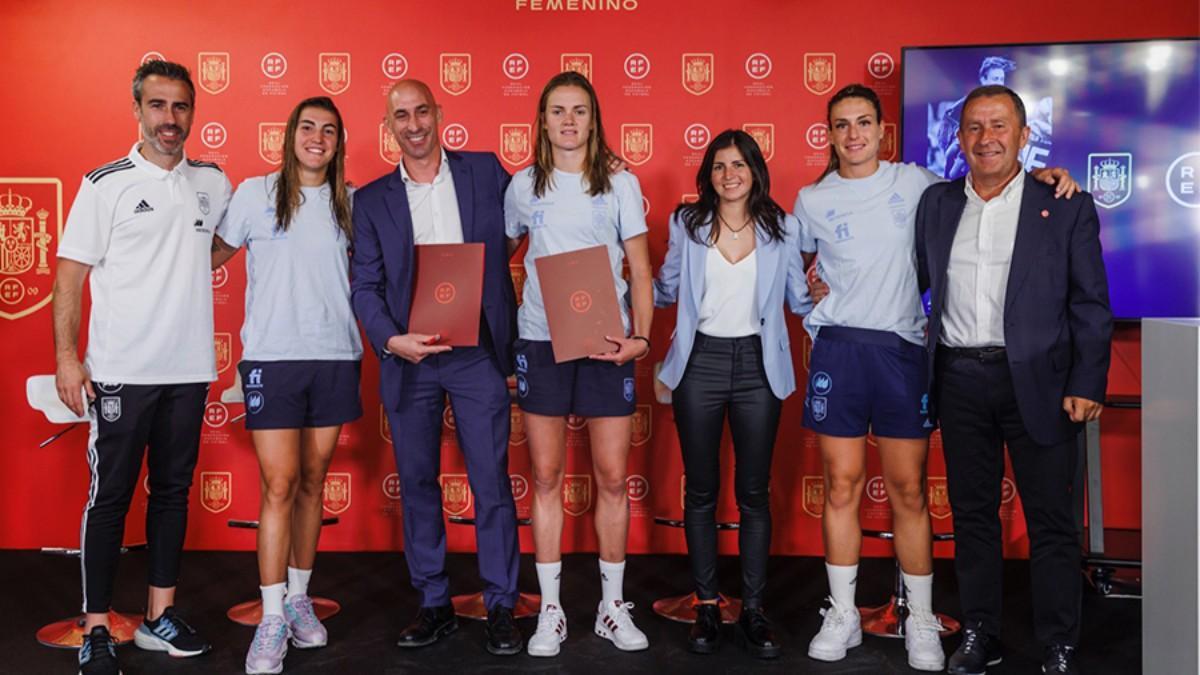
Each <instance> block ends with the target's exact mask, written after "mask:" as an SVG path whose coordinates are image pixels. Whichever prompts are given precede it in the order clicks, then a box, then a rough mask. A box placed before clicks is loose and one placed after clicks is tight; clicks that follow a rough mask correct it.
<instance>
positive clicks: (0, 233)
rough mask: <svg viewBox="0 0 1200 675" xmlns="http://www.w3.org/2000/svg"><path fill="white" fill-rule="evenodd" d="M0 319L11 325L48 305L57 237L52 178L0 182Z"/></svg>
mask: <svg viewBox="0 0 1200 675" xmlns="http://www.w3.org/2000/svg"><path fill="white" fill-rule="evenodd" d="M0 190H3V191H2V192H0V317H3V318H5V319H10V320H15V319H19V318H21V317H24V316H28V315H30V314H32V313H34V312H36V311H37V310H39V309H41V308H42V307H45V306H46V304H47V303H49V302H50V300H51V297H52V296H53V290H54V274H53V272H54V264H53V263H55V262H56V258H55V256H54V254H53V252H52V251H51V248H50V246H51V244H54V243H57V242H58V241H59V240H61V238H62V229H63V227H62V183H61V182H60V181H59V180H58V179H57V178H0Z"/></svg>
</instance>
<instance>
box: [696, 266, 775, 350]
mask: <svg viewBox="0 0 1200 675" xmlns="http://www.w3.org/2000/svg"><path fill="white" fill-rule="evenodd" d="M757 276H758V263H757V260H756V257H755V251H751V252H750V255H748V256H746V257H745V258H742V259H741V260H739V261H738V262H737V264H733V263H730V262H729V261H728V260H726V259H725V256H723V255H721V251H719V250H718V249H717V247H716V246H710V247H709V248H708V258H707V260H705V264H704V294H703V296H702V297H701V300H700V322H699V324H698V325H697V326H696V328H697V330H699V331H700V332H701V333H704V334H705V335H711V336H713V337H725V338H733V337H745V336H747V335H758V334H759V331H760V330H761V327H760V325H759V316H758V302H757V301H756V297H757V296H756V295H755V286H756V283H757Z"/></svg>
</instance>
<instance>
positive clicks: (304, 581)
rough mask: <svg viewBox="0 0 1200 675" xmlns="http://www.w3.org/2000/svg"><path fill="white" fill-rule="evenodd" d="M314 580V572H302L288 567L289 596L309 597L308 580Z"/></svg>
mask: <svg viewBox="0 0 1200 675" xmlns="http://www.w3.org/2000/svg"><path fill="white" fill-rule="evenodd" d="M311 578H312V570H301V569H296V568H295V567H291V566H288V581H287V590H288V592H287V594H288V597H289V598H290V597H292V596H294V595H308V580H309V579H311Z"/></svg>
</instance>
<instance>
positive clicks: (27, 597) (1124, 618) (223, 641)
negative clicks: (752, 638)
mask: <svg viewBox="0 0 1200 675" xmlns="http://www.w3.org/2000/svg"><path fill="white" fill-rule="evenodd" d="M143 556H144V553H131V554H129V555H128V556H126V558H125V559H124V560H123V561H122V565H121V570H120V580H119V585H118V588H117V594H116V601H115V603H114V604H115V607H116V608H117V609H118V610H121V611H135V612H136V611H138V610H139V609H140V608H141V607H143V606H144V602H145V596H144V593H145V587H144V583H145V581H144V580H145V562H144V557H143ZM184 564H185V569H184V573H183V574H184V576H183V580H182V581H181V583H180V588H179V598H180V609H181V611H182V612H183V614H184V616H185V617H186V618H188V620H189V621H190V622H191V623H192V624H193V625H195V626H196V627H197V628H198V629H199V630H200V631H201V632H202V633H203V634H204V635H205V636H207V637H208V638H209V639H210V640H211V641H212V643H213V644H214V645H215V648H214V650H213V652H211V653H209V654H206V655H204V656H201V657H198V658H194V659H183V660H174V659H170V658H169V657H166V656H165V655H161V654H154V653H149V652H142V651H140V650H138V649H137V648H136V647H134V646H132V645H129V646H123V647H121V648H120V649H119V650H118V657H119V658H120V660H121V665H122V668H123V670H124V672H125V673H126V674H127V675H128V674H133V675H137V674H140V673H169V674H174V673H238V672H242V669H243V660H244V658H245V653H246V648H247V647H248V645H249V643H250V638H251V637H252V635H253V629H251V628H246V627H243V626H239V625H236V624H234V623H232V622H230V621H228V620H227V619H226V618H225V615H224V613H225V610H226V609H227V608H228V607H230V606H231V605H234V604H236V603H237V602H240V601H242V600H247V599H251V597H252V596H253V595H254V593H255V592H256V591H257V576H256V573H255V562H254V555H253V554H252V553H213V552H189V553H187V554H186V557H185V559H184ZM563 566H564V574H563V577H564V579H563V580H564V586H563V591H562V595H563V598H564V600H563V604H564V605H565V607H566V610H567V614H568V621H569V626H570V637H569V638H568V639H567V642H566V643H565V644H564V645H563V651H562V654H561V655H560V656H559V657H558V658H554V659H535V658H532V657H529V656H526V655H524V654H522V655H520V656H515V657H507V658H500V657H493V656H490V655H488V654H487V653H486V652H485V651H484V646H483V642H484V637H483V625H482V624H480V623H476V622H464V623H463V625H462V628H461V629H460V630H459V631H458V633H456V634H454V635H452V636H450V637H449V638H447V639H445V640H443V641H442V642H441V643H439V644H436V645H433V646H431V647H428V648H425V649H420V650H416V651H406V650H401V649H399V648H398V647H396V646H395V640H396V635H397V633H399V631H400V628H401V627H402V626H403V625H404V624H405V623H407V621H408V620H409V619H410V618H411V616H412V615H413V613H414V612H415V609H416V606H415V602H416V596H415V594H414V592H413V591H412V589H411V588H410V587H409V585H408V582H407V579H408V574H407V571H406V569H405V567H404V563H403V559H402V558H401V556H400V555H398V554H375V553H356V554H346V553H341V554H334V553H322V554H321V555H320V556H319V557H318V559H317V569H316V573H315V575H314V576H313V581H312V587H311V591H312V593H313V594H314V595H324V596H328V597H331V598H334V599H336V600H338V601H339V602H340V603H341V604H342V608H343V609H342V612H341V613H340V614H338V615H337V616H335V617H333V618H331V619H329V620H328V621H327V622H326V625H327V626H328V628H329V638H330V645H329V646H328V647H326V648H324V649H319V650H312V651H301V650H295V649H293V650H292V651H291V652H290V653H289V655H288V657H287V661H286V666H287V667H286V670H285V672H287V673H338V674H339V675H340V674H343V673H345V674H355V675H357V674H358V673H407V672H446V671H460V672H468V671H469V672H568V673H590V672H609V671H626V672H644V673H655V674H657V675H662V674H664V673H676V672H695V673H700V674H701V675H709V674H711V673H716V672H722V673H728V672H732V673H736V672H772V673H774V672H778V673H901V672H916V671H910V670H909V669H908V667H907V665H906V661H905V654H904V644H903V641H902V640H884V639H879V638H872V637H869V636H868V637H866V639H865V641H864V642H863V645H862V647H859V648H857V649H854V650H851V652H850V654H849V655H848V656H847V658H846V659H845V660H844V661H842V662H840V663H835V664H826V663H819V662H816V661H813V660H810V659H809V658H808V657H807V656H806V654H805V652H806V649H807V645H808V640H809V639H810V638H811V637H812V635H813V634H814V633H815V632H816V630H817V628H818V626H819V625H820V616H819V615H818V611H817V610H818V608H819V606H820V604H821V600H822V597H823V595H824V593H825V587H826V586H825V578H824V567H823V565H822V561H821V560H819V559H817V558H791V557H788V558H784V557H777V558H773V559H772V560H771V570H770V580H771V581H770V585H769V588H768V591H769V593H768V598H769V600H768V604H767V610H768V613H769V615H770V616H771V617H772V619H773V620H774V623H775V627H776V630H777V632H778V633H779V637H780V639H781V640H782V641H783V642H784V650H785V651H784V655H783V657H781V658H780V659H777V660H775V661H773V662H760V661H755V660H752V659H749V658H748V657H746V656H745V654H744V653H742V652H741V651H740V650H739V649H738V648H737V647H736V646H735V645H734V644H732V641H730V642H727V643H725V644H723V645H722V646H721V649H720V651H719V652H718V653H717V654H716V655H713V656H695V655H692V654H689V653H688V652H687V651H686V648H685V641H684V636H685V632H686V627H685V626H684V625H683V624H678V623H673V622H670V621H667V620H665V619H662V618H660V617H658V616H656V615H655V614H654V613H653V612H652V611H651V609H650V606H651V604H652V603H653V601H654V600H655V599H656V598H658V597H660V596H664V595H676V594H682V593H685V592H687V591H688V590H690V589H689V588H688V568H687V563H686V560H685V559H684V558H683V557H682V556H634V557H631V558H630V559H629V564H628V566H627V571H626V582H625V588H626V599H628V600H630V601H632V602H634V603H636V605H637V607H636V609H635V610H634V618H635V620H636V621H637V624H638V626H639V627H640V628H641V629H642V630H644V631H645V632H646V634H647V636H649V638H650V649H649V650H648V651H645V652H640V653H634V654H626V653H622V652H619V651H617V650H616V649H615V648H614V647H613V646H612V645H611V644H609V643H608V642H607V641H606V640H602V639H601V638H598V637H596V636H595V635H594V634H593V633H592V620H593V618H594V617H593V612H594V611H595V609H594V608H595V604H596V602H597V601H598V600H599V592H600V588H599V581H598V571H597V569H596V557H595V556H594V555H573V556H568V557H567V559H566V560H565V561H564V565H563ZM448 567H449V571H450V575H451V579H452V590H454V591H455V592H457V593H467V592H471V591H474V590H476V589H477V586H476V583H477V581H476V580H477V577H476V573H475V558H474V556H472V555H453V556H451V557H450V560H449V562H448ZM1027 570H1028V566H1027V564H1026V563H1025V562H1024V561H1012V562H1010V563H1008V565H1007V568H1006V576H1005V580H1004V581H1005V602H1006V605H1005V611H1006V617H1007V618H1006V622H1005V630H1004V633H1003V636H1002V637H1003V640H1004V642H1005V644H1006V646H1007V648H1008V652H1007V657H1006V658H1005V661H1004V663H1003V664H1002V665H1001V666H999V667H997V668H993V669H992V670H991V671H990V672H991V673H994V674H996V673H1034V672H1040V668H1039V664H1040V657H1041V648H1040V646H1038V645H1037V644H1036V643H1035V641H1034V638H1033V633H1032V627H1031V625H1030V598H1029V575H1028V571H1027ZM720 574H721V579H722V582H723V587H724V588H727V589H731V590H734V591H736V589H737V561H736V559H733V558H728V559H726V558H722V560H721V566H720ZM78 578H79V567H78V563H77V562H76V561H74V560H72V559H67V558H56V557H51V556H46V555H43V554H40V553H38V552H33V551H0V579H3V580H4V582H5V583H4V584H3V588H4V592H3V597H2V598H0V612H2V616H3V617H4V630H3V631H2V632H0V673H21V674H25V673H73V672H75V658H76V655H75V652H74V651H69V650H55V649H49V648H46V647H43V646H41V645H39V644H38V643H37V641H36V640H35V639H34V634H35V632H36V631H37V629H38V628H39V627H40V626H42V625H43V624H46V623H49V622H51V621H54V620H57V619H61V618H65V617H66V616H67V615H69V614H70V612H71V611H72V610H74V609H76V608H78V606H79V583H78ZM935 578H936V583H935V587H934V602H935V607H936V608H937V609H938V610H940V611H943V612H947V613H950V614H952V615H954V614H956V613H957V599H956V596H955V595H954V583H953V570H952V568H951V567H950V564H949V562H948V561H938V563H937V567H936V577H935ZM891 582H892V566H891V561H890V560H879V559H872V560H866V561H864V562H863V564H862V569H861V573H860V575H859V588H858V599H859V602H860V603H862V604H871V605H875V604H882V603H883V602H884V601H886V599H887V597H888V594H889V591H890V586H891ZM536 586H537V582H536V577H535V575H534V572H533V562H532V560H531V559H529V558H528V557H526V558H525V559H524V560H523V561H522V577H521V588H522V590H525V591H528V592H536ZM1085 588H1086V587H1085ZM1085 593H1086V594H1085V596H1084V600H1083V616H1084V623H1083V637H1082V642H1081V644H1080V649H1079V656H1080V665H1081V667H1082V669H1083V672H1085V673H1122V674H1125V673H1137V672H1140V670H1141V620H1142V608H1141V603H1140V601H1138V600H1128V599H1107V598H1102V597H1099V596H1097V595H1094V594H1091V593H1087V592H1086V591H1085ZM535 621H536V620H535V619H529V620H525V621H521V622H520V625H521V628H522V630H523V631H525V633H526V635H528V634H529V633H530V632H532V631H533V629H534V626H535ZM957 644H958V638H957V637H954V638H949V639H948V640H947V641H946V651H947V653H949V652H951V651H953V649H954V647H956V646H957Z"/></svg>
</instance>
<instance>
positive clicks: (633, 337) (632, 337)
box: [629, 335, 650, 351]
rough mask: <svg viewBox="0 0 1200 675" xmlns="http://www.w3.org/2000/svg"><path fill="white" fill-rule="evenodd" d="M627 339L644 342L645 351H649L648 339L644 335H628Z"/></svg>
mask: <svg viewBox="0 0 1200 675" xmlns="http://www.w3.org/2000/svg"><path fill="white" fill-rule="evenodd" d="M629 339H630V340H641V341H642V342H645V343H646V351H650V338H648V337H646V336H645V335H630V336H629Z"/></svg>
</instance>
